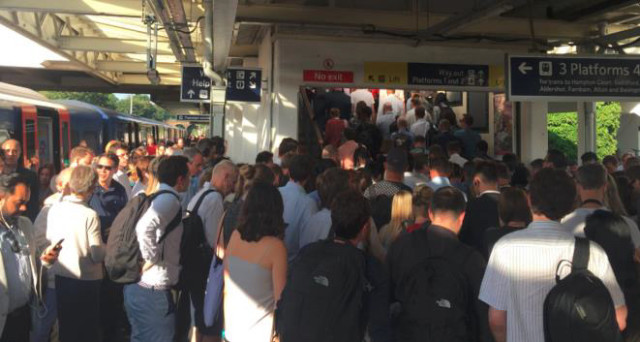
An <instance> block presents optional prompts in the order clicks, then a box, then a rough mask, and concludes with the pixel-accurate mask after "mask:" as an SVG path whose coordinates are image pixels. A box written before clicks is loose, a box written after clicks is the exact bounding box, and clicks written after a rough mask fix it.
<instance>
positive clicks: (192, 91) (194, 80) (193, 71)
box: [180, 65, 211, 102]
mask: <svg viewBox="0 0 640 342" xmlns="http://www.w3.org/2000/svg"><path fill="white" fill-rule="evenodd" d="M210 100H211V80H210V79H209V77H207V76H206V75H205V74H204V70H203V69H202V67H201V66H195V65H194V66H191V65H183V66H182V84H181V86H180V102H209V101H210Z"/></svg>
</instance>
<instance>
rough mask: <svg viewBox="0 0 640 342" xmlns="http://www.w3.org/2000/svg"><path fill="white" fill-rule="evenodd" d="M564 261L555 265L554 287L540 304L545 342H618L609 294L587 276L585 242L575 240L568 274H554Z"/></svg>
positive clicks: (586, 243) (603, 287)
mask: <svg viewBox="0 0 640 342" xmlns="http://www.w3.org/2000/svg"><path fill="white" fill-rule="evenodd" d="M565 262H566V261H562V262H560V263H559V264H558V268H557V270H556V286H554V287H553V288H552V289H551V291H550V292H549V294H547V298H546V299H545V301H544V336H545V341H546V342H572V341H576V342H578V341H580V342H581V341H589V342H599V341H603V342H604V341H607V342H621V341H622V334H621V333H620V329H619V328H618V323H617V321H616V311H615V308H614V306H613V300H612V299H611V294H610V293H609V290H607V288H606V287H605V286H604V284H603V283H602V281H601V280H600V279H598V277H596V276H595V275H594V274H593V273H591V272H590V271H589V270H588V269H587V266H588V264H589V240H587V239H584V238H576V244H575V248H574V251H573V260H572V262H571V273H570V274H569V275H568V276H566V277H564V278H563V279H560V277H559V275H558V274H557V273H558V271H559V270H560V268H561V267H562V265H564V263H565Z"/></svg>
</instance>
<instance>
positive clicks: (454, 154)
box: [447, 140, 468, 167]
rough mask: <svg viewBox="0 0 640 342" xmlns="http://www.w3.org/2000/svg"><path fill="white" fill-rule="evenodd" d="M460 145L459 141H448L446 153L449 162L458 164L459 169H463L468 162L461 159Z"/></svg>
mask: <svg viewBox="0 0 640 342" xmlns="http://www.w3.org/2000/svg"><path fill="white" fill-rule="evenodd" d="M461 152H462V144H461V143H460V142H459V141H455V140H454V141H450V142H449V143H448V144H447V153H448V154H449V161H450V162H452V163H454V164H458V165H459V166H460V167H464V164H466V163H467V162H468V160H467V159H465V158H464V157H462V156H461V155H460V153H461Z"/></svg>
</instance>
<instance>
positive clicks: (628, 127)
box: [617, 102, 640, 154]
mask: <svg viewBox="0 0 640 342" xmlns="http://www.w3.org/2000/svg"><path fill="white" fill-rule="evenodd" d="M620 107H621V113H620V128H619V129H618V137H617V138H618V154H622V153H625V152H633V151H634V150H638V149H640V116H638V115H639V114H640V103H637V102H621V103H620Z"/></svg>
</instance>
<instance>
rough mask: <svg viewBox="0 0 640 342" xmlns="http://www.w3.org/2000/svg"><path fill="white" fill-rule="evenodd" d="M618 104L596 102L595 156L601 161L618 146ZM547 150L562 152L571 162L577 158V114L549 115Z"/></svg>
mask: <svg viewBox="0 0 640 342" xmlns="http://www.w3.org/2000/svg"><path fill="white" fill-rule="evenodd" d="M620 112H621V108H620V103H618V102H598V103H597V104H596V154H597V155H598V158H600V160H602V158H604V157H605V156H607V155H610V154H615V153H616V150H617V146H618V139H617V133H618V129H619V128H620ZM547 127H548V129H549V148H555V149H558V150H560V151H562V152H564V153H565V154H566V155H567V157H568V158H569V159H571V160H577V158H578V156H577V154H578V113H576V112H569V113H549V116H548V121H547Z"/></svg>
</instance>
